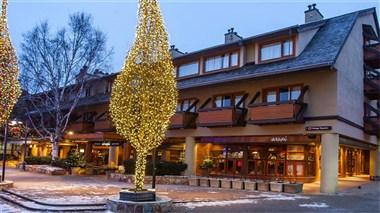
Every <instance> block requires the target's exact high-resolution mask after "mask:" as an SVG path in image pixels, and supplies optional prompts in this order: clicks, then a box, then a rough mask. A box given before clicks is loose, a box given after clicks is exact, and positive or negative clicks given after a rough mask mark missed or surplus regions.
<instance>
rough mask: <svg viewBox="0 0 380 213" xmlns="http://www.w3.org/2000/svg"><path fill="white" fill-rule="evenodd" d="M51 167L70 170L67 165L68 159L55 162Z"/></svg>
mask: <svg viewBox="0 0 380 213" xmlns="http://www.w3.org/2000/svg"><path fill="white" fill-rule="evenodd" d="M51 165H52V166H55V167H59V168H62V169H68V168H69V167H68V165H67V163H66V159H59V160H53V161H52V162H51Z"/></svg>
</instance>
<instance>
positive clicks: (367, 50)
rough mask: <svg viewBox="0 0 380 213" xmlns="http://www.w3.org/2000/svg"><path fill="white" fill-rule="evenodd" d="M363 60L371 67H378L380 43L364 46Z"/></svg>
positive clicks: (379, 64)
mask: <svg viewBox="0 0 380 213" xmlns="http://www.w3.org/2000/svg"><path fill="white" fill-rule="evenodd" d="M364 61H365V63H366V65H368V66H370V67H372V68H375V69H377V68H380V43H376V44H371V45H367V46H366V47H364Z"/></svg>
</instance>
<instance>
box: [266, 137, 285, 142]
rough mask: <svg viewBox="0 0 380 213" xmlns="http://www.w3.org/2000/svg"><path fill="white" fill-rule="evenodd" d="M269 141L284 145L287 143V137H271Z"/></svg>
mask: <svg viewBox="0 0 380 213" xmlns="http://www.w3.org/2000/svg"><path fill="white" fill-rule="evenodd" d="M270 141H271V142H274V143H285V142H288V137H287V136H278V137H272V138H271V139H270Z"/></svg>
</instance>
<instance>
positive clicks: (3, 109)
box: [0, 0, 21, 125]
mask: <svg viewBox="0 0 380 213" xmlns="http://www.w3.org/2000/svg"><path fill="white" fill-rule="evenodd" d="M7 4H8V2H7V0H3V1H2V8H1V17H0V125H3V124H4V122H5V121H6V120H7V119H8V117H9V115H10V113H11V112H12V110H13V107H14V105H15V104H16V102H17V99H18V98H19V97H20V95H21V90H20V85H19V82H18V75H19V70H18V66H17V57H16V53H15V50H14V49H13V47H12V43H11V40H10V36H9V32H8V25H7Z"/></svg>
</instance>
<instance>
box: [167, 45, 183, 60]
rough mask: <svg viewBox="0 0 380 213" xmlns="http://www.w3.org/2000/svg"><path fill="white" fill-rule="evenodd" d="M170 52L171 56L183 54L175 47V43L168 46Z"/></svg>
mask: <svg viewBox="0 0 380 213" xmlns="http://www.w3.org/2000/svg"><path fill="white" fill-rule="evenodd" d="M169 51H170V54H171V55H172V58H177V57H179V56H181V55H185V53H183V52H181V51H179V50H178V48H175V45H171V46H170V50H169Z"/></svg>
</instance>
